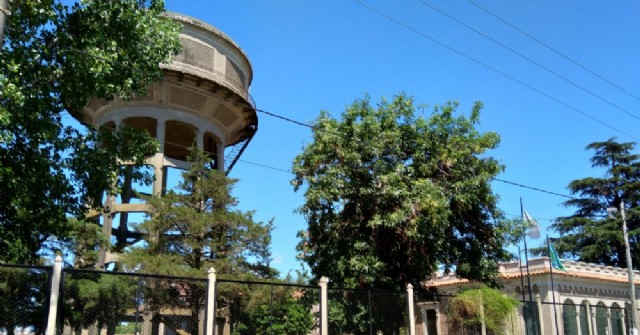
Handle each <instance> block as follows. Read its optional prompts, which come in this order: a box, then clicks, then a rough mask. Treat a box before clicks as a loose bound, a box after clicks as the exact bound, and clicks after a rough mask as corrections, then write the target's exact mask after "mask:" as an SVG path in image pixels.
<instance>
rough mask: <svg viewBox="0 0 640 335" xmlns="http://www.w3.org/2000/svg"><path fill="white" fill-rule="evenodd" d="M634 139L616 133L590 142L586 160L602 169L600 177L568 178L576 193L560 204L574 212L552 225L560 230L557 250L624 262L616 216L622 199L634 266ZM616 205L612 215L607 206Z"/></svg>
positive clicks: (637, 213) (637, 172)
mask: <svg viewBox="0 0 640 335" xmlns="http://www.w3.org/2000/svg"><path fill="white" fill-rule="evenodd" d="M634 149H635V143H634V142H626V143H620V142H617V141H616V140H615V139H613V138H612V139H609V140H607V141H604V142H594V143H591V144H589V145H588V146H587V150H593V151H594V155H593V157H592V158H591V166H592V167H593V168H597V169H601V170H602V171H603V172H604V173H603V177H600V178H598V177H586V178H582V179H577V180H573V181H571V182H570V183H569V186H568V188H569V190H570V191H571V194H572V195H574V196H575V197H576V198H574V199H571V200H568V201H565V202H564V206H566V207H571V208H576V211H575V213H574V214H573V215H571V216H567V217H560V218H558V219H557V220H556V221H555V223H554V224H552V225H551V228H552V229H553V230H555V231H556V232H558V233H559V234H560V237H559V238H558V239H556V240H555V242H554V245H555V247H556V249H557V250H558V252H559V253H560V254H565V255H570V256H571V257H572V258H575V259H577V260H580V261H584V262H593V263H598V264H604V265H611V266H618V267H626V262H627V260H626V256H625V247H624V239H623V231H622V219H621V217H620V211H619V210H620V202H621V201H623V200H624V205H625V212H626V220H627V227H628V229H629V242H630V246H631V255H632V257H633V264H634V267H635V268H636V269H637V268H638V262H640V254H638V252H637V251H638V232H639V229H640V208H638V205H639V204H640V156H639V155H636V154H633V153H632V151H633V150H634ZM612 207H614V208H617V209H618V213H617V214H616V215H615V216H614V217H610V216H608V215H607V208H612Z"/></svg>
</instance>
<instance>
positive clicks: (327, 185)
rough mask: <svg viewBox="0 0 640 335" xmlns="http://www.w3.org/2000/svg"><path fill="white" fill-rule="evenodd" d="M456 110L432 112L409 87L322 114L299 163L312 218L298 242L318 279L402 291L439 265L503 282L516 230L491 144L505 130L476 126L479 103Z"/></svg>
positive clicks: (298, 177) (298, 179) (298, 183)
mask: <svg viewBox="0 0 640 335" xmlns="http://www.w3.org/2000/svg"><path fill="white" fill-rule="evenodd" d="M456 108H457V104H456V103H447V104H444V105H442V106H436V107H435V108H434V111H433V114H432V115H431V116H430V117H428V118H424V117H423V116H421V115H419V113H418V108H417V107H416V105H415V104H414V102H413V99H412V98H411V97H409V96H407V95H404V94H401V95H398V96H395V97H394V98H393V99H392V100H391V101H386V100H382V101H381V102H380V103H378V104H377V106H372V104H371V101H370V99H369V98H368V97H365V98H363V99H359V100H356V101H355V102H354V103H353V104H351V105H350V106H348V107H347V108H346V110H345V111H344V112H343V113H342V115H341V119H340V120H337V119H334V118H333V117H331V116H330V115H329V114H328V113H326V112H323V113H322V114H321V115H320V117H319V118H318V120H317V121H316V122H315V124H314V126H313V142H311V143H310V144H308V145H306V146H305V147H304V149H303V152H302V153H301V154H300V155H299V156H297V157H296V159H295V161H294V164H293V171H294V173H295V179H294V180H293V183H294V185H295V189H296V190H300V189H303V190H305V203H304V205H303V206H302V207H301V208H300V209H299V211H300V212H301V213H302V214H304V216H305V217H306V220H307V222H308V230H307V231H305V232H301V233H300V236H301V237H302V241H301V242H300V244H299V246H298V247H299V250H300V252H301V255H302V256H301V257H302V259H303V260H304V261H305V262H306V263H307V264H308V265H309V266H310V268H311V271H312V272H313V275H314V276H315V277H316V278H317V277H320V276H327V277H329V278H330V279H331V281H332V282H334V283H335V284H336V285H337V286H342V287H351V288H353V287H375V288H390V289H398V290H403V289H404V288H405V286H406V284H407V283H413V284H414V285H416V284H418V283H420V282H421V281H422V280H424V279H425V278H426V277H427V276H429V275H430V274H431V273H433V272H434V271H435V270H436V269H437V268H438V267H439V266H441V267H443V268H444V269H445V270H455V271H456V273H457V274H458V275H460V276H462V277H466V278H471V279H478V280H482V281H487V282H493V281H495V279H496V278H495V276H496V271H497V267H496V264H497V262H500V261H502V260H506V259H508V258H509V257H510V256H509V254H508V253H507V252H506V251H505V250H504V248H503V246H504V244H505V243H507V242H509V241H511V240H512V238H513V236H511V230H510V227H509V224H508V223H506V221H503V220H502V219H503V215H502V213H501V212H500V211H499V210H498V208H497V207H496V202H497V197H496V195H494V194H493V192H492V190H491V179H492V178H493V177H495V176H496V175H497V174H498V173H500V172H501V171H502V170H503V167H502V166H501V165H500V164H499V163H498V162H497V161H496V160H495V159H493V158H491V157H490V156H488V155H487V151H488V150H490V149H493V148H495V147H496V146H497V145H498V142H499V137H498V135H497V134H495V133H492V132H487V133H480V132H479V131H478V130H476V128H475V126H476V125H477V123H478V122H479V120H480V110H481V109H482V104H481V103H476V104H475V105H474V106H473V109H472V110H471V112H470V113H469V116H468V117H465V116H456Z"/></svg>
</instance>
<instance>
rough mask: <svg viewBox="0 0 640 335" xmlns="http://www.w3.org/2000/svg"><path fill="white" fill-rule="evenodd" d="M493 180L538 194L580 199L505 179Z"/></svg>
mask: <svg viewBox="0 0 640 335" xmlns="http://www.w3.org/2000/svg"><path fill="white" fill-rule="evenodd" d="M493 180H495V181H499V182H501V183H505V184H510V185H513V186H518V187H522V188H527V189H530V190H534V191H538V192H542V193H547V194H551V195H556V196H559V197H563V198H569V199H573V200H578V198H575V197H572V196H570V195H565V194H560V193H556V192H552V191H547V190H543V189H541V188H537V187H533V186H527V185H523V184H519V183H514V182H512V181H508V180H504V179H499V178H493Z"/></svg>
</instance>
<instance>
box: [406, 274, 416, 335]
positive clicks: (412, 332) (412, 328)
mask: <svg viewBox="0 0 640 335" xmlns="http://www.w3.org/2000/svg"><path fill="white" fill-rule="evenodd" d="M407 301H408V302H409V335H416V316H415V314H414V313H415V311H414V307H413V285H411V284H410V283H409V284H407Z"/></svg>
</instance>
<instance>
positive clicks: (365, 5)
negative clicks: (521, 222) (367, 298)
mask: <svg viewBox="0 0 640 335" xmlns="http://www.w3.org/2000/svg"><path fill="white" fill-rule="evenodd" d="M354 1H355V2H356V3H358V4H360V5H361V6H363V7H365V8H367V9H369V10H370V11H372V12H374V13H376V14H378V15H380V16H383V17H385V18H387V19H388V20H390V21H392V22H395V23H396V24H398V25H400V26H402V27H404V28H406V29H408V30H410V31H413V32H414V33H416V34H418V35H420V36H422V37H424V38H426V39H428V40H430V41H432V42H433V43H436V44H438V45H440V46H441V47H443V48H446V49H448V50H450V51H452V52H454V53H456V54H458V55H460V56H462V57H464V58H467V59H469V60H471V61H472V62H474V63H477V64H478V65H481V66H483V67H485V68H487V69H489V70H491V71H493V72H496V73H498V74H500V75H501V76H503V77H505V78H507V79H510V80H512V81H514V82H516V83H518V84H520V85H522V86H524V87H526V88H528V89H530V90H532V91H534V92H536V93H538V94H540V95H542V96H544V97H547V98H548V99H550V100H553V101H555V102H557V103H558V104H560V105H563V106H565V107H566V108H568V109H570V110H573V111H574V112H576V113H578V114H581V115H583V116H584V117H587V118H589V119H591V120H593V121H595V122H597V123H600V124H601V125H603V126H605V127H607V128H609V129H612V130H614V131H616V132H618V133H620V134H623V135H625V136H628V137H629V138H631V139H634V140H636V141H640V139H639V138H637V137H635V136H633V135H631V134H629V133H627V132H625V131H623V130H620V129H618V128H616V127H614V126H612V125H610V124H608V123H606V122H604V121H602V120H600V119H598V118H596V117H594V116H591V115H590V114H587V113H585V112H583V111H581V110H580V109H578V108H576V107H573V106H571V105H569V104H568V103H566V102H564V101H562V100H560V99H558V98H556V97H554V96H552V95H550V94H548V93H546V92H543V91H541V90H539V89H537V88H535V87H533V86H531V85H528V84H526V83H525V82H523V81H521V80H519V79H517V78H515V77H513V76H510V75H509V74H507V73H505V72H503V71H500V70H498V69H497V68H494V67H492V66H491V65H489V64H487V63H484V62H481V61H480V60H477V59H475V58H473V57H472V56H469V55H467V54H465V53H463V52H462V51H459V50H457V49H455V48H453V47H451V46H449V45H447V44H445V43H443V42H440V41H439V40H437V39H435V38H433V37H431V36H429V35H427V34H425V33H423V32H422V31H420V30H417V29H415V28H413V27H411V26H409V25H407V24H405V23H403V22H401V21H400V20H397V19H395V18H394V17H391V16H389V15H387V14H385V13H383V12H381V11H379V10H377V9H375V8H373V7H371V6H369V5H367V4H365V3H363V2H362V1H361V0H354ZM31 36H33V37H34V38H39V39H42V37H40V36H36V35H33V34H31ZM63 49H64V50H67V51H71V52H76V53H80V54H83V55H85V56H89V57H93V58H95V59H99V60H102V61H104V62H107V63H109V64H112V65H117V66H120V67H126V68H129V67H127V66H125V65H124V64H122V63H120V62H118V61H114V60H110V59H106V58H104V57H101V56H98V55H94V54H91V53H88V52H85V51H82V50H78V49H75V48H63ZM134 70H135V69H134ZM138 72H139V71H138ZM141 74H143V75H144V73H141ZM161 80H164V81H169V82H172V83H174V84H178V85H181V86H182V87H185V88H188V89H190V90H192V91H195V92H199V93H201V94H205V95H209V96H212V97H217V98H219V99H221V100H223V101H227V102H231V103H234V104H238V105H245V106H246V105H248V106H249V107H250V108H252V109H254V110H255V111H257V112H262V113H264V114H267V115H269V114H270V113H269V112H267V111H264V110H261V109H258V108H255V107H253V106H251V105H250V104H246V103H240V102H236V101H231V100H228V99H227V98H225V97H221V96H219V95H217V94H213V93H211V92H208V91H203V90H195V89H194V88H193V87H191V86H188V85H184V84H181V83H179V82H178V81H174V80H170V79H167V78H164V77H162V78H161ZM271 116H274V117H278V118H282V119H284V120H286V117H283V116H279V115H276V114H273V115H271ZM291 121H293V122H295V123H297V124H299V125H301V126H304V127H307V128H311V129H314V126H312V125H309V124H306V123H302V122H299V121H294V120H291ZM324 131H325V132H328V133H331V131H329V130H324ZM334 134H337V133H334Z"/></svg>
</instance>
